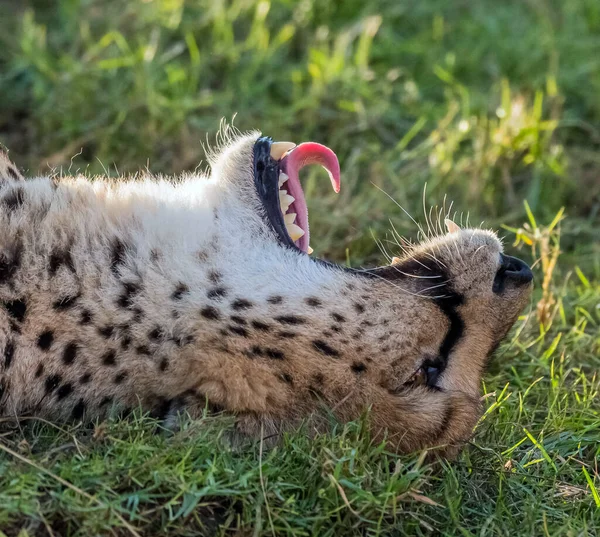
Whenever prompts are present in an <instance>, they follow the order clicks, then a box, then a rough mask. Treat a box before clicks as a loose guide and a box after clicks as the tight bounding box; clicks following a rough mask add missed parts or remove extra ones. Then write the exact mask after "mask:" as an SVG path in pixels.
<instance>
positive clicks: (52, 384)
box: [44, 375, 62, 394]
mask: <svg viewBox="0 0 600 537" xmlns="http://www.w3.org/2000/svg"><path fill="white" fill-rule="evenodd" d="M61 381H62V377H61V376H60V375H50V376H49V377H46V382H45V383H44V387H45V389H46V394H49V393H52V392H53V391H54V390H56V388H58V386H59V385H60V383H61Z"/></svg>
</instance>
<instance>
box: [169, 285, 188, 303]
mask: <svg viewBox="0 0 600 537" xmlns="http://www.w3.org/2000/svg"><path fill="white" fill-rule="evenodd" d="M189 292H190V288H189V287H188V286H187V285H186V284H185V283H182V282H179V283H178V284H177V287H175V291H173V293H172V294H171V299H172V300H181V299H182V298H183V295H184V294H187V293H189Z"/></svg>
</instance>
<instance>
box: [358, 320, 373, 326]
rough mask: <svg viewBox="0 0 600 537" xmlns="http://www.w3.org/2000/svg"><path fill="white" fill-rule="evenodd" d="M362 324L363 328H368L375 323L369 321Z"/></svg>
mask: <svg viewBox="0 0 600 537" xmlns="http://www.w3.org/2000/svg"><path fill="white" fill-rule="evenodd" d="M360 324H361V325H362V326H367V327H369V326H373V323H372V322H371V321H367V320H364V321H361V322H360Z"/></svg>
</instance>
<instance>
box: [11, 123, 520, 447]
mask: <svg viewBox="0 0 600 537" xmlns="http://www.w3.org/2000/svg"><path fill="white" fill-rule="evenodd" d="M257 137H258V134H256V133H252V134H250V135H247V136H240V137H238V138H236V139H235V140H233V141H229V142H228V143H227V144H225V146H224V147H223V148H222V149H221V151H220V152H219V153H218V154H215V155H214V156H213V158H212V161H211V168H212V170H211V174H210V175H207V176H205V175H200V174H189V175H184V176H183V177H181V178H179V180H178V181H175V182H173V181H169V180H167V179H163V178H155V177H151V176H146V177H143V178H141V179H138V180H136V181H133V180H127V179H122V180H120V181H118V182H115V181H112V180H111V181H108V180H105V179H102V178H96V179H94V180H93V181H90V180H89V179H87V178H84V177H65V178H62V179H61V180H60V181H58V182H55V181H53V180H51V179H50V178H47V177H38V178H35V179H31V180H28V181H23V179H22V177H21V175H20V173H19V172H18V170H17V168H16V167H15V166H14V165H13V164H11V163H10V162H9V160H8V159H7V157H6V155H4V154H2V156H0V229H1V230H2V233H1V234H0V415H2V416H14V417H19V416H24V415H36V416H43V417H45V418H48V419H52V420H68V419H73V420H90V419H95V418H102V417H103V416H105V415H106V414H107V413H109V412H113V411H115V410H121V411H127V410H128V409H132V408H136V407H141V408H143V409H146V410H148V411H150V412H152V414H153V415H157V416H165V415H167V414H173V412H175V411H177V409H179V408H181V407H182V405H183V406H186V407H187V408H188V410H190V411H191V412H192V413H193V412H194V411H195V410H197V409H202V408H205V407H206V405H207V404H208V405H209V406H210V407H212V408H219V409H223V410H226V411H228V412H230V413H233V414H235V415H236V416H237V419H238V426H239V429H240V430H241V431H243V432H245V433H250V434H257V433H258V432H259V431H261V430H263V431H265V432H266V433H268V434H272V433H273V432H279V431H281V430H284V429H286V428H290V427H294V426H296V425H297V424H298V423H299V422H300V421H301V420H303V419H305V418H307V417H309V416H313V419H314V423H315V424H319V423H320V421H319V419H318V416H319V415H323V412H322V411H325V412H326V413H333V414H334V415H335V416H337V418H338V419H340V420H342V421H345V420H351V419H355V418H357V417H359V416H360V415H361V414H362V413H364V411H365V410H366V409H367V408H370V409H371V413H370V423H371V427H372V434H373V436H374V437H375V438H384V437H386V438H387V439H388V441H389V443H390V445H391V446H392V447H393V448H396V449H398V450H401V451H408V450H414V449H418V448H422V447H428V446H438V445H445V446H449V449H450V450H451V449H454V446H457V445H460V444H461V443H463V442H464V441H465V440H466V439H467V438H468V437H469V436H470V434H471V431H472V428H473V425H474V424H475V423H476V421H477V419H478V416H479V413H480V405H479V387H480V381H481V375H482V372H483V370H484V367H485V364H486V360H487V358H488V356H489V354H490V352H491V351H492V349H494V348H495V346H496V345H497V344H498V342H499V341H500V340H501V339H502V337H504V335H505V334H506V332H507V331H508V329H509V328H510V326H511V325H512V324H513V322H514V320H515V319H516V317H517V315H518V313H519V311H520V310H521V309H522V307H523V306H524V304H525V303H526V301H527V297H528V294H529V287H527V288H514V289H508V290H507V291H506V292H505V293H504V294H502V295H498V294H495V293H494V292H493V291H492V282H493V280H494V275H495V274H496V271H497V269H498V264H499V255H500V253H501V251H502V247H501V245H500V242H499V241H498V239H497V238H496V236H495V235H494V234H492V233H490V232H486V231H481V230H464V231H460V232H458V233H453V234H450V235H446V236H441V237H438V238H435V239H433V240H431V241H429V242H427V243H426V244H424V245H422V246H421V247H417V248H416V249H414V250H413V251H412V252H411V253H410V254H409V255H408V256H407V257H406V258H404V259H401V260H399V261H398V262H397V263H396V264H394V265H392V266H389V267H383V268H380V269H374V270H369V271H349V270H345V269H342V268H340V267H336V266H334V265H331V264H325V263H322V262H320V261H318V260H314V259H312V258H310V257H309V256H307V255H305V254H302V253H300V252H299V251H293V250H291V249H289V248H286V247H284V246H283V245H281V244H280V243H279V241H278V240H277V239H276V237H275V236H274V235H273V232H272V231H271V228H270V227H269V226H268V225H267V222H265V220H264V216H263V210H262V206H261V201H260V199H259V198H258V196H257V194H256V192H255V190H254V186H253V180H252V159H253V155H252V149H253V145H254V142H255V140H256V139H257ZM429 357H437V358H439V359H441V360H444V362H445V370H444V371H443V373H442V375H441V378H440V380H439V382H438V384H437V386H436V387H435V389H434V388H432V387H427V386H413V385H411V384H410V382H409V379H410V377H411V376H412V375H413V373H414V372H415V371H416V370H418V369H419V367H420V365H421V364H422V363H423V361H424V360H426V359H428V358H429Z"/></svg>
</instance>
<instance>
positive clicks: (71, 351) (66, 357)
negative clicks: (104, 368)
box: [62, 343, 79, 365]
mask: <svg viewBox="0 0 600 537" xmlns="http://www.w3.org/2000/svg"><path fill="white" fill-rule="evenodd" d="M78 350H79V347H78V346H77V344H76V343H69V344H68V345H67V346H66V347H65V350H64V352H63V357H62V358H63V363H65V364H67V365H70V364H72V363H73V362H74V361H75V358H76V357H77V351H78Z"/></svg>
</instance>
